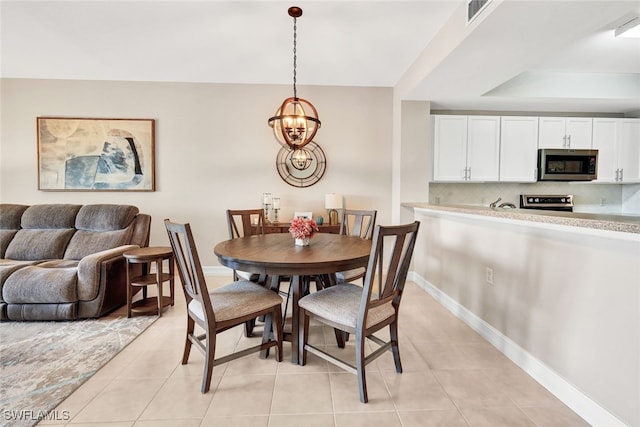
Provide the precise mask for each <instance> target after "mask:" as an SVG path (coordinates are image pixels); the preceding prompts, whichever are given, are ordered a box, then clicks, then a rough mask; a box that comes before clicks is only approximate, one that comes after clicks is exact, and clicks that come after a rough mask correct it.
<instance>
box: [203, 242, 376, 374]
mask: <svg viewBox="0 0 640 427" xmlns="http://www.w3.org/2000/svg"><path fill="white" fill-rule="evenodd" d="M370 251H371V240H367V239H361V238H359V237H352V236H343V235H340V234H329V233H316V234H315V235H314V236H313V238H311V239H310V244H309V246H296V245H295V244H294V239H293V238H292V237H291V235H290V234H289V233H274V234H264V235H253V236H245V237H240V238H236V239H231V240H225V241H223V242H220V243H218V244H217V245H216V246H215V248H214V253H215V254H216V256H217V257H218V260H219V262H220V263H221V264H222V265H224V266H226V267H229V268H232V269H234V270H240V271H247V272H250V273H257V274H260V275H261V276H262V277H266V278H268V279H267V280H269V281H270V283H271V285H270V286H271V288H272V289H277V288H278V286H279V283H280V277H281V276H288V277H290V278H291V301H292V304H291V308H292V319H291V335H290V336H289V340H290V341H291V347H292V348H291V362H292V363H296V364H297V363H298V345H299V340H298V334H299V329H300V324H299V315H298V310H299V308H298V300H299V299H300V297H301V296H302V292H303V282H304V278H306V277H311V276H313V277H318V278H319V279H322V281H323V283H324V286H332V285H335V284H336V278H335V274H336V273H337V272H339V271H346V270H351V269H355V268H358V267H366V266H367V262H368V260H369V253H370ZM285 315H286V313H285ZM336 337H337V338H338V335H337V334H336Z"/></svg>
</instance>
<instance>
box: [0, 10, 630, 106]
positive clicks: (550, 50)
mask: <svg viewBox="0 0 640 427" xmlns="http://www.w3.org/2000/svg"><path fill="white" fill-rule="evenodd" d="M465 4H466V1H464V0H422V1H415V0H414V1H300V2H296V3H292V2H280V1H264V0H263V1H253V2H249V1H239V0H236V1H226V2H224V1H203V0H201V1H160V0H155V1H154V0H138V1H131V0H129V1H98V0H85V1H51V0H45V1H29V0H16V1H8V0H0V24H1V27H0V35H1V45H0V47H1V51H0V55H1V58H2V63H1V66H0V75H1V76H2V77H5V78H38V79H40V78H42V79H80V80H126V81H171V82H214V83H243V84H253V83H255V84H287V85H290V84H292V82H293V19H292V18H291V17H289V16H288V15H287V8H288V7H289V6H292V5H297V6H300V7H302V9H303V11H304V14H303V16H302V17H301V18H299V19H298V22H297V27H298V28H297V84H298V86H299V87H301V88H302V87H304V86H305V85H338V86H382V87H395V88H396V91H397V93H398V94H399V95H400V96H401V98H402V99H408V100H430V101H432V108H433V109H449V110H460V109H466V110H473V109H482V110H494V111H507V110H511V111H513V110H516V111H539V112H544V111H554V112H602V113H627V114H637V113H640V39H622V38H615V37H613V30H614V29H615V28H616V27H617V26H619V25H621V24H622V23H624V22H625V21H626V20H628V19H629V17H632V16H634V15H640V2H639V1H637V0H633V1H615V0H583V1H582V0H566V1H562V0H491V2H490V3H489V4H488V6H487V8H486V9H485V10H484V11H482V12H481V13H480V14H479V15H478V17H477V18H476V19H475V20H474V21H473V22H472V23H470V24H469V25H467V24H466V22H465ZM301 92H302V90H301Z"/></svg>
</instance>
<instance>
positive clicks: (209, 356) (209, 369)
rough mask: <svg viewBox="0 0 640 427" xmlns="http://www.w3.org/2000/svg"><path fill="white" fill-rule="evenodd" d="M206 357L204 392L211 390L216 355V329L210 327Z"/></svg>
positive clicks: (203, 379)
mask: <svg viewBox="0 0 640 427" xmlns="http://www.w3.org/2000/svg"><path fill="white" fill-rule="evenodd" d="M205 339H206V340H207V343H206V349H207V350H206V358H205V361H204V375H203V378H202V389H201V390H202V393H206V392H208V391H209V388H210V387H211V376H212V374H213V361H214V359H215V355H216V331H215V330H212V329H211V328H209V330H208V331H207V337H206V338H205Z"/></svg>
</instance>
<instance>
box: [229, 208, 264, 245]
mask: <svg viewBox="0 0 640 427" xmlns="http://www.w3.org/2000/svg"><path fill="white" fill-rule="evenodd" d="M253 220H255V224H254V221H253ZM227 225H228V227H229V238H230V239H235V238H238V237H243V236H251V235H254V234H264V210H263V209H242V210H238V209H227Z"/></svg>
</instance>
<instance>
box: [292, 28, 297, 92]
mask: <svg viewBox="0 0 640 427" xmlns="http://www.w3.org/2000/svg"><path fill="white" fill-rule="evenodd" d="M296 21H297V18H295V17H294V18H293V97H294V98H297V97H298V92H297V90H296V60H297V56H296V38H297V29H298V28H297V26H296Z"/></svg>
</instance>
